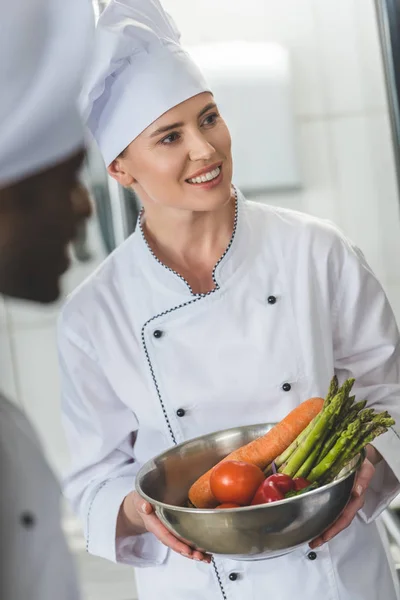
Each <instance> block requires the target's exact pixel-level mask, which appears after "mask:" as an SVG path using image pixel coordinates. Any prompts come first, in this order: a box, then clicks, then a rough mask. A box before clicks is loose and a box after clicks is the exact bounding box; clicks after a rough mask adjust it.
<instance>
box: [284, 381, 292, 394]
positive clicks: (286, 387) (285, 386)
mask: <svg viewBox="0 0 400 600" xmlns="http://www.w3.org/2000/svg"><path fill="white" fill-rule="evenodd" d="M282 389H283V391H284V392H290V390H291V389H292V386H291V385H290V383H284V384H283V386H282Z"/></svg>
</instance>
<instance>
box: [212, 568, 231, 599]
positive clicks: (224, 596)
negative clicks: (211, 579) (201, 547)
mask: <svg viewBox="0 0 400 600" xmlns="http://www.w3.org/2000/svg"><path fill="white" fill-rule="evenodd" d="M211 562H212V564H213V567H214V571H215V574H216V576H217V579H218V584H219V589H220V590H221V594H222V597H223V599H224V600H228V598H227V596H226V594H225V590H224V586H223V585H222V581H221V576H220V574H219V571H218V569H217V565H216V564H215V559H214V557H212V558H211Z"/></svg>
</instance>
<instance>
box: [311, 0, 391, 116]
mask: <svg viewBox="0 0 400 600" xmlns="http://www.w3.org/2000/svg"><path fill="white" fill-rule="evenodd" d="M314 1H315V2H317V1H318V0H314ZM348 3H349V5H350V6H351V7H352V10H353V12H354V18H353V22H354V30H353V31H352V35H354V36H355V38H356V40H357V45H358V58H359V68H360V73H361V86H362V101H363V105H364V108H365V110H370V111H374V110H377V109H378V110H382V109H386V105H387V99H386V90H385V77H384V71H383V68H382V56H381V48H380V41H379V34H378V28H377V25H376V16H375V6H374V5H375V3H374V2H373V0H349V1H348Z"/></svg>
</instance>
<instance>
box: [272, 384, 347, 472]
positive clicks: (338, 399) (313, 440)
mask: <svg viewBox="0 0 400 600" xmlns="http://www.w3.org/2000/svg"><path fill="white" fill-rule="evenodd" d="M353 384H354V379H348V380H347V381H346V382H345V383H344V384H343V386H342V388H341V389H340V391H339V392H338V393H337V394H336V396H335V397H334V398H333V399H332V400H331V402H330V403H329V404H328V406H327V407H326V408H324V409H323V410H322V411H321V413H320V415H319V418H318V419H317V421H316V423H315V425H314V427H313V428H312V429H311V431H310V433H309V434H308V435H307V436H306V437H305V439H304V440H303V441H302V442H301V444H300V445H299V446H298V448H297V450H295V452H294V453H293V454H292V456H291V457H290V458H289V460H288V462H287V464H286V466H285V467H284V468H282V467H281V468H280V469H279V471H280V472H281V473H284V474H285V475H289V476H290V477H293V476H294V475H295V474H296V473H297V472H298V470H299V469H300V467H301V466H302V465H303V463H304V462H305V460H306V459H307V458H308V456H309V454H310V453H311V452H312V450H313V449H314V448H315V446H316V445H317V444H318V442H319V441H320V440H321V439H323V438H324V437H325V436H326V434H327V431H328V430H329V428H330V426H331V424H332V421H333V419H334V418H335V417H336V416H337V415H338V414H339V413H340V411H341V409H342V406H343V403H344V402H346V400H347V399H348V396H349V393H350V390H351V388H352V386H353Z"/></svg>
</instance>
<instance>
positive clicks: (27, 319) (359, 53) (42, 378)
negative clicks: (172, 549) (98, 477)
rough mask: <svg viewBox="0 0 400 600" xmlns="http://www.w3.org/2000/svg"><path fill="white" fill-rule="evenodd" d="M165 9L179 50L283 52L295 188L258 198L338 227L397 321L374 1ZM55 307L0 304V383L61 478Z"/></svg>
mask: <svg viewBox="0 0 400 600" xmlns="http://www.w3.org/2000/svg"><path fill="white" fill-rule="evenodd" d="M164 6H165V7H166V8H167V9H169V11H170V12H171V14H173V15H174V17H175V19H176V21H177V23H178V25H179V26H180V28H181V30H182V32H183V40H184V42H186V43H197V42H203V41H207V40H221V39H224V40H228V39H238V38H239V39H246V40H268V41H269V40H273V41H278V42H281V43H282V44H284V45H285V46H287V47H288V48H289V49H290V51H291V57H292V64H293V99H294V110H295V114H296V124H297V138H298V152H299V157H300V164H301V171H302V180H303V188H302V189H301V190H300V191H292V192H286V193H284V192H282V193H279V194H273V195H269V196H266V197H262V198H261V197H260V198H258V199H259V200H261V201H266V202H270V203H274V204H278V205H282V206H286V207H290V208H294V209H297V210H302V211H306V212H310V213H312V214H314V215H317V216H321V217H327V218H329V219H332V220H334V221H335V222H336V223H337V224H338V225H339V226H341V227H342V228H343V229H344V231H345V232H346V233H347V234H348V235H349V236H350V237H351V238H352V239H353V240H354V241H355V242H357V243H358V244H359V245H360V246H361V247H362V249H363V250H364V252H365V254H366V256H367V258H368V259H369V261H370V263H371V265H372V266H373V268H374V269H375V271H376V272H377V274H378V275H379V277H380V278H381V280H382V282H383V284H384V286H385V288H386V290H387V293H388V295H389V298H390V299H391V301H392V304H393V307H394V309H395V311H396V313H397V315H398V317H400V264H399V261H398V257H400V218H399V208H398V195H397V189H396V180H395V170H394V164H393V155H392V145H391V137H390V128H389V119H388V110H387V103H386V97H385V87H384V79H383V70H382V65H381V58H380V50H379V42H378V35H377V26H376V21H375V15H374V8H373V0H322V1H321V0H281V1H279V2H277V1H276V0H246V1H245V2H242V1H239V0H218V2H216V1H215V0H201V2H198V1H197V0H191V1H190V2H189V1H188V0H164ZM250 118H251V99H249V105H248V106H246V107H244V109H243V119H250ZM264 143H265V145H267V144H268V139H266V140H265V141H264ZM249 152H251V148H249ZM90 245H91V248H92V251H93V253H94V257H95V258H94V260H93V261H92V262H89V263H87V264H85V265H82V264H80V265H79V264H75V265H74V268H73V270H72V271H71V272H70V273H69V274H68V275H67V277H66V280H65V290H66V291H68V290H71V289H73V288H74V286H75V285H77V284H78V283H79V282H80V281H81V280H82V279H83V278H84V277H86V276H87V275H88V274H89V273H90V272H91V270H92V269H93V268H94V267H95V265H96V264H98V263H99V261H100V260H101V259H102V258H103V256H104V250H103V248H102V245H101V242H100V239H99V235H98V230H97V224H96V221H95V220H94V221H93V222H92V223H91V230H90ZM58 310H59V305H56V306H54V307H52V308H37V307H33V306H30V305H27V304H25V303H16V302H9V301H8V302H6V303H1V304H0V379H1V387H2V388H3V389H4V390H5V391H6V393H7V394H8V395H9V396H10V397H11V398H13V399H14V400H15V401H16V402H18V403H19V404H21V405H22V406H23V407H24V409H25V410H26V411H27V412H28V414H29V415H30V416H31V417H32V419H33V421H34V424H35V426H36V427H37V429H38V431H39V433H40V435H41V437H42V439H43V441H44V444H45V447H46V450H47V451H48V454H49V457H50V459H51V461H52V464H53V466H54V468H55V469H56V471H57V472H60V471H61V470H62V469H63V468H64V467H65V465H66V463H67V453H66V448H65V444H64V440H63V435H62V429H61V426H60V419H59V400H58V399H59V385H58V374H57V357H56V350H55V320H56V315H57V312H58Z"/></svg>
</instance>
